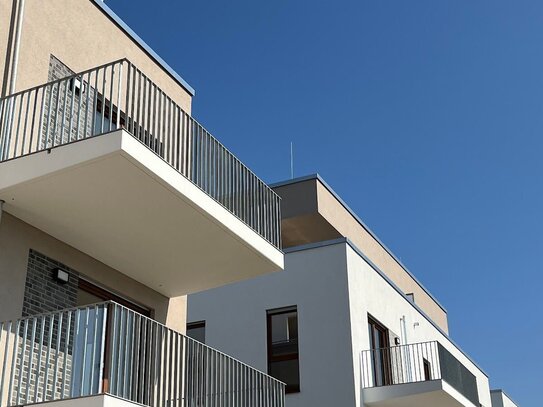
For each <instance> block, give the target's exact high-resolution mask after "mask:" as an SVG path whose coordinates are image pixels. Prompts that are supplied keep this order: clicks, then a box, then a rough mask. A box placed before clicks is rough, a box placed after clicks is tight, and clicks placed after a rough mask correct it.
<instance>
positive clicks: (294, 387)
mask: <svg viewBox="0 0 543 407" xmlns="http://www.w3.org/2000/svg"><path fill="white" fill-rule="evenodd" d="M291 312H296V317H298V307H297V306H296V305H292V306H289V307H282V308H274V309H270V310H267V311H266V327H267V335H266V338H267V353H268V374H270V373H271V363H273V362H284V361H287V360H297V361H298V384H288V383H287V385H286V387H285V393H286V394H289V393H299V392H300V348H299V346H298V342H297V343H296V353H291V354H286V355H280V356H273V352H272V346H273V344H272V326H271V320H272V317H273V316H275V315H281V314H289V313H291ZM297 328H298V327H297Z"/></svg>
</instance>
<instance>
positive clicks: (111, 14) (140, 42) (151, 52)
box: [91, 0, 196, 96]
mask: <svg viewBox="0 0 543 407" xmlns="http://www.w3.org/2000/svg"><path fill="white" fill-rule="evenodd" d="M91 1H92V2H93V3H94V4H95V5H96V7H98V8H99V9H100V10H101V11H102V12H103V13H104V14H106V15H107V16H108V17H109V18H110V19H111V20H112V21H113V22H114V23H115V24H116V25H117V26H118V27H119V28H120V29H121V30H123V31H124V32H125V33H126V34H128V36H130V37H131V38H132V39H133V40H134V41H135V42H136V43H137V44H138V45H139V46H140V47H141V48H142V49H143V50H144V51H145V52H146V53H147V54H148V55H149V56H150V57H151V58H152V59H154V60H155V61H156V62H157V63H158V64H159V65H161V66H162V68H163V69H164V70H165V71H166V72H167V73H168V74H169V75H170V76H171V77H172V78H173V79H174V80H175V81H176V82H177V83H179V84H180V85H181V86H182V87H183V88H184V89H185V90H186V91H187V92H189V93H190V95H191V96H194V95H195V94H196V91H195V90H194V88H193V87H192V86H190V85H189V84H188V83H187V81H185V80H184V79H183V78H182V77H181V76H180V75H179V74H178V73H177V72H175V70H174V69H173V68H172V67H171V66H170V65H168V64H167V63H166V61H164V60H163V59H162V58H161V57H160V56H159V55H158V54H157V53H156V52H155V51H154V50H153V49H152V48H151V47H150V46H149V45H147V43H146V42H145V41H143V40H142V39H141V38H140V36H139V35H138V34H136V33H135V32H134V30H132V29H131V28H130V27H129V26H128V24H126V23H125V22H124V21H123V20H122V19H121V18H120V17H119V16H118V15H117V14H115V12H114V11H113V10H112V9H110V8H109V7H108V6H107V5H106V4H105V2H104V1H103V0H91Z"/></svg>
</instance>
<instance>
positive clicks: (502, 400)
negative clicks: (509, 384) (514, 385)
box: [490, 390, 517, 407]
mask: <svg viewBox="0 0 543 407" xmlns="http://www.w3.org/2000/svg"><path fill="white" fill-rule="evenodd" d="M490 397H491V398H492V407H517V404H515V402H514V401H513V400H511V399H510V398H509V396H508V395H507V394H505V393H504V392H503V391H502V390H492V391H491V392H490Z"/></svg>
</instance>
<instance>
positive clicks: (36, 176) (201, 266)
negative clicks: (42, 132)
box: [0, 130, 283, 297]
mask: <svg viewBox="0 0 543 407" xmlns="http://www.w3.org/2000/svg"><path fill="white" fill-rule="evenodd" d="M0 199H2V200H4V201H5V202H6V204H5V206H4V209H5V210H6V211H7V212H9V213H11V214H12V215H14V216H16V217H18V218H20V219H22V220H23V221H25V222H27V223H29V224H31V225H33V226H35V227H37V228H38V229H41V230H43V231H44V232H46V233H48V234H50V235H52V236H53V237H55V238H57V239H59V240H61V241H63V242H65V243H67V244H69V245H71V246H73V247H75V248H76V249H79V250H81V251H82V252H85V253H87V254H89V255H90V256H93V257H94V258H96V259H98V260H100V261H102V262H103V263H105V264H107V265H108V266H110V267H113V268H115V269H117V270H119V271H120V272H122V273H124V274H126V275H128V276H130V277H132V278H134V279H135V280H137V281H139V282H141V283H143V284H145V285H147V286H149V287H151V288H153V289H155V290H156V291H158V292H160V293H162V294H164V295H166V296H169V297H173V296H179V295H185V294H188V293H193V292H197V291H201V290H205V289H209V288H212V287H216V286H220V285H224V284H228V283H231V282H235V281H239V280H243V279H247V278H251V277H255V276H258V275H261V274H265V273H268V272H272V271H277V270H281V269H282V268H283V253H282V252H281V251H280V250H278V249H277V248H275V247H274V246H273V245H272V244H270V243H269V242H268V241H266V240H265V239H264V238H262V237H261V236H260V235H259V234H258V233H256V232H255V231H254V230H253V229H251V228H250V227H249V226H247V225H246V224H245V223H244V222H242V221H241V220H240V219H238V218H237V217H236V216H235V215H233V214H232V213H231V212H229V211H228V210H227V209H226V208H224V207H223V206H222V205H221V204H219V203H218V202H216V201H215V200H214V199H213V198H211V197H210V196H209V195H207V194H206V193H205V192H204V191H202V190H201V189H200V188H198V187H197V186H196V185H195V184H193V183H192V182H191V181H189V180H188V179H187V178H185V177H184V176H183V175H181V174H180V173H179V172H177V171H176V170H175V169H174V168H172V167H171V166H170V165H169V164H167V163H166V162H165V161H164V160H162V159H161V158H160V157H158V156H157V155H156V154H155V153H154V152H152V151H151V150H149V149H148V148H147V147H145V146H144V145H143V144H141V143H140V142H139V141H138V140H136V139H135V138H134V137H132V136H131V135H130V134H129V133H127V132H125V131H124V130H118V131H114V132H111V133H108V134H104V135H101V136H96V137H93V138H89V139H85V140H80V141H77V142H73V143H71V144H67V145H63V146H59V147H55V148H53V149H50V150H48V151H42V152H39V153H34V154H31V155H27V156H23V157H19V158H16V159H13V160H10V161H6V162H3V163H0Z"/></svg>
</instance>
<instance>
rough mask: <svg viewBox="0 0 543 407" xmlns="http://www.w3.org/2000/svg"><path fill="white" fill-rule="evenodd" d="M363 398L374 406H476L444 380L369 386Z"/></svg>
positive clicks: (367, 404) (366, 402) (365, 403)
mask: <svg viewBox="0 0 543 407" xmlns="http://www.w3.org/2000/svg"><path fill="white" fill-rule="evenodd" d="M363 400H364V405H366V406H372V407H426V406H427V407H437V406H439V407H475V405H474V404H473V403H471V402H470V401H469V400H468V399H467V398H465V397H464V396H463V395H461V394H460V393H459V392H458V391H456V390H455V389H454V388H453V387H452V386H450V385H449V384H448V383H447V382H445V381H444V380H429V381H423V382H417V383H406V384H395V385H391V386H383V387H372V388H367V389H363ZM477 407H478V406H477Z"/></svg>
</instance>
